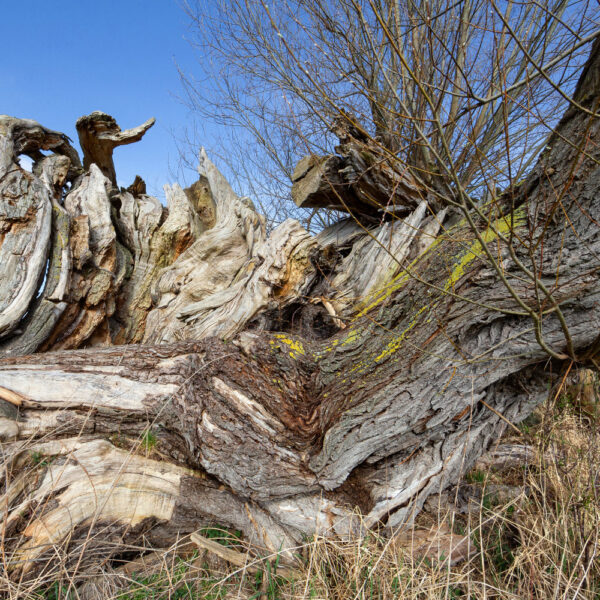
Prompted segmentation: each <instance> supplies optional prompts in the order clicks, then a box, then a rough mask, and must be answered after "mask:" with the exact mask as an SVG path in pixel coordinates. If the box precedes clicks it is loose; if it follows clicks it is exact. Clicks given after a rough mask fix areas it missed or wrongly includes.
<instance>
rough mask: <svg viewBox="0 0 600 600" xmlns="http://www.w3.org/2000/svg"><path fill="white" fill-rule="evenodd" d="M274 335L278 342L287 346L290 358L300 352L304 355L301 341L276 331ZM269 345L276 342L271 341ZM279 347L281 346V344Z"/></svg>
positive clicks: (296, 356)
mask: <svg viewBox="0 0 600 600" xmlns="http://www.w3.org/2000/svg"><path fill="white" fill-rule="evenodd" d="M274 337H275V338H277V339H278V340H279V343H280V344H285V345H286V346H288V347H289V351H288V353H289V355H290V356H291V357H292V358H294V359H295V358H298V355H300V354H301V355H303V356H304V354H305V352H304V346H303V345H302V342H301V341H299V340H293V339H291V338H288V337H287V336H286V335H284V334H282V333H276V334H275V336H274ZM271 345H277V342H274V341H271ZM279 347H280V348H281V346H279Z"/></svg>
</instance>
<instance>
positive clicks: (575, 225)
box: [0, 42, 600, 578]
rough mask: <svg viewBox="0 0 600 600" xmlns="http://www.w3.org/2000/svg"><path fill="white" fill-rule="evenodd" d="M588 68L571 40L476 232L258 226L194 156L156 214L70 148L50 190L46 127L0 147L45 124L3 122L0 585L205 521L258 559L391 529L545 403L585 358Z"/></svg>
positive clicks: (156, 540) (592, 298)
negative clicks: (25, 163) (575, 76)
mask: <svg viewBox="0 0 600 600" xmlns="http://www.w3.org/2000/svg"><path fill="white" fill-rule="evenodd" d="M599 70H600V45H599V43H598V42H596V43H595V44H594V47H593V50H592V53H591V56H590V59H589V62H588V65H587V66H586V69H585V71H584V73H583V75H582V78H581V80H580V82H579V85H578V87H577V90H576V92H575V94H574V100H575V102H577V106H572V107H571V108H570V109H569V110H568V111H567V113H566V115H565V116H564V118H563V119H562V121H561V123H560V124H559V126H558V127H557V129H556V131H555V133H554V135H553V137H552V138H551V139H550V141H549V144H548V147H547V148H546V150H545V151H544V153H543V154H542V156H541V157H540V159H539V162H538V164H537V166H536V167H535V168H534V169H533V171H532V172H531V174H530V175H529V177H528V178H527V180H526V181H524V182H523V183H522V184H521V185H519V186H518V187H516V188H515V189H512V190H509V191H508V192H507V193H506V194H505V195H504V198H503V199H502V206H504V209H505V210H504V212H499V211H498V209H497V207H496V206H491V207H490V206H488V207H484V209H485V210H486V211H487V212H486V215H489V216H490V221H489V222H487V223H485V222H482V221H481V216H480V215H477V214H476V211H475V210H474V211H473V212H472V213H471V215H470V218H471V219H472V220H473V221H474V223H475V225H476V226H477V227H476V229H474V228H473V227H472V226H470V225H469V223H468V219H462V220H458V219H457V218H456V217H452V218H449V217H447V216H446V212H445V211H439V210H436V209H435V207H434V206H431V205H429V204H428V203H427V202H426V200H425V199H421V200H419V202H415V204H414V205H413V206H411V212H410V214H409V215H407V217H406V218H404V219H401V220H398V219H394V220H389V221H385V222H383V223H381V224H379V225H377V226H372V227H370V228H367V227H366V226H364V225H361V224H359V223H356V222H354V221H351V220H346V221H341V222H340V223H338V224H337V225H335V226H333V227H331V228H328V229H326V230H324V231H322V232H321V233H319V234H318V235H317V236H311V235H310V234H309V233H307V232H306V231H305V230H304V229H303V228H302V227H301V226H300V224H299V223H297V222H295V221H291V220H288V221H286V222H285V223H283V224H281V225H280V226H279V227H277V228H276V229H275V230H274V231H273V232H272V233H271V235H270V236H267V235H266V230H265V222H264V219H263V218H262V217H261V216H260V215H258V214H257V213H256V211H255V210H254V207H253V206H252V203H251V202H250V201H249V200H247V199H244V198H239V197H238V196H236V195H235V193H234V192H233V191H232V189H231V188H230V187H229V185H228V184H227V182H226V181H225V180H224V178H223V177H222V175H221V174H220V173H219V172H218V171H217V169H216V167H215V166H214V165H213V164H212V163H211V162H210V161H209V160H208V159H207V157H206V156H205V155H204V153H201V157H200V167H199V171H200V181H199V183H198V184H197V185H196V186H194V187H193V189H188V190H182V189H181V188H180V187H179V186H177V185H175V186H173V187H170V188H169V187H167V202H168V207H163V206H161V205H160V203H159V202H158V201H157V200H156V199H154V198H151V197H149V196H147V195H145V194H143V193H141V191H143V187H142V188H140V187H139V186H137V187H135V189H133V190H132V191H133V192H137V193H138V195H134V194H133V193H132V192H131V191H120V192H118V191H117V190H115V189H114V187H113V186H112V184H111V181H110V179H108V178H107V177H105V176H104V175H103V173H102V171H101V169H100V168H99V167H98V166H96V165H95V164H94V163H91V164H90V165H89V169H88V170H87V171H86V172H85V173H83V174H80V175H79V176H78V177H77V178H76V179H75V180H73V183H72V185H71V188H70V189H69V190H64V189H63V187H62V183H64V181H65V180H66V178H67V176H66V175H65V173H68V172H69V171H70V170H72V169H71V167H72V166H73V164H75V161H74V154H73V151H72V149H71V148H70V147H68V148H67V149H65V148H66V146H65V144H67V142H66V141H65V140H64V138H63V137H60V136H59V137H58V138H57V137H56V135H57V134H54V133H53V132H52V133H51V134H45V135H47V136H48V135H49V136H50V137H52V136H54V137H52V139H59V140H60V144H61V145H60V147H59V146H56V148H58V149H60V151H61V154H60V155H52V156H50V157H43V156H42V157H39V156H38V157H37V158H36V163H35V167H34V172H33V174H30V173H27V172H25V171H23V170H22V169H21V168H20V167H19V164H18V161H17V159H16V156H17V155H18V153H19V152H22V151H23V150H22V148H23V147H26V148H28V149H31V148H33V153H34V155H35V154H36V152H35V149H36V144H38V146H42V145H43V143H42V142H39V138H36V137H35V136H33V140H31V139H29V138H28V137H27V136H28V135H29V133H28V132H37V131H45V132H47V131H48V130H45V129H43V128H41V126H39V125H38V124H34V123H33V124H32V122H25V121H20V120H18V119H12V118H4V119H5V121H3V122H2V123H0V125H1V126H0V149H2V153H0V157H1V158H0V161H1V162H0V167H1V168H2V171H1V172H0V182H1V184H0V185H1V186H2V187H1V189H0V192H1V193H2V196H1V198H2V200H1V204H0V210H1V211H2V212H1V213H0V236H1V237H0V265H1V267H0V292H1V293H0V300H1V301H2V303H3V304H2V305H1V306H0V310H1V313H0V318H1V319H2V320H1V321H0V324H1V325H0V326H1V328H0V335H2V342H1V345H0V353H1V354H2V356H3V357H4V358H3V359H2V360H1V361H0V398H1V399H2V414H3V417H2V418H0V436H1V437H2V439H3V442H2V451H3V454H4V458H5V472H6V478H5V482H4V490H3V491H4V503H3V506H4V508H3V510H4V523H5V525H4V530H3V534H4V538H3V539H4V552H5V556H6V557H7V563H6V564H7V568H8V569H9V571H10V573H11V576H12V577H14V578H18V577H23V576H25V575H27V576H33V574H38V575H39V574H40V573H41V572H43V570H44V568H46V567H45V566H44V565H48V564H49V563H48V561H51V560H53V559H54V558H55V557H56V552H59V553H61V554H62V555H64V557H65V560H66V564H68V565H69V568H70V569H71V571H72V572H75V571H77V570H78V569H79V570H81V569H83V568H84V567H85V566H86V565H88V564H92V563H93V562H94V561H95V560H97V552H98V551H101V552H102V553H103V555H104V556H105V557H110V556H114V555H116V554H118V553H119V552H121V551H122V549H123V548H124V547H127V546H128V544H129V545H131V544H138V545H139V544H140V543H141V540H142V539H145V540H147V541H148V542H149V543H151V544H152V545H153V546H154V547H158V548H160V547H166V546H168V545H169V543H170V542H171V540H173V539H174V538H175V537H177V536H178V535H183V534H186V533H190V532H192V531H194V530H197V529H198V528H200V527H202V526H203V525H205V524H211V523H215V522H216V523H219V524H222V525H225V526H231V527H235V528H239V529H241V530H242V531H243V532H244V533H245V535H246V536H247V537H248V538H249V539H250V540H251V541H252V542H253V543H254V544H255V545H257V546H259V547H263V548H265V549H268V550H271V551H277V550H279V549H281V548H288V547H290V546H292V545H293V544H294V543H297V542H299V541H300V540H301V539H302V537H303V536H304V535H311V534H314V533H315V532H323V533H332V532H333V533H335V534H338V535H351V534H359V533H360V531H361V530H362V528H363V527H365V526H367V527H371V526H375V525H378V524H380V525H383V526H386V527H389V528H393V527H396V526H399V525H402V524H406V523H409V522H410V520H411V519H412V518H413V517H414V515H415V514H416V513H417V512H418V510H419V509H420V507H421V506H422V504H423V502H424V501H425V499H426V498H427V496H428V495H430V494H431V493H434V492H436V491H439V490H441V489H443V488H444V487H446V486H447V485H449V484H450V483H452V482H454V481H455V480H456V479H457V478H458V477H459V475H460V473H462V472H464V471H465V470H466V469H467V468H468V467H469V466H470V465H471V464H472V463H473V462H474V461H475V460H476V458H477V457H478V456H479V455H480V454H481V453H482V452H483V451H484V450H485V449H486V448H488V447H489V445H490V444H491V443H492V442H493V441H494V440H496V439H497V438H498V437H499V435H501V433H502V432H503V430H504V428H505V427H506V426H507V422H511V423H516V422H518V421H519V420H520V419H522V418H524V417H525V416H526V415H527V414H528V413H529V412H530V411H531V409H532V408H533V406H535V404H536V403H539V402H540V401H541V400H542V399H543V398H544V397H545V396H546V394H547V389H548V383H549V381H551V374H552V372H555V371H556V370H557V369H559V368H560V366H561V364H560V363H561V361H567V362H570V361H574V362H578V363H582V364H583V363H590V362H592V363H593V361H594V360H595V357H596V352H597V348H598V330H599V325H600V309H599V308H598V306H599V304H598V300H599V296H600V284H599V280H598V266H599V262H598V259H597V257H598V254H599V253H600V231H599V229H598V227H597V223H598V220H599V219H600V206H599V205H598V203H597V202H596V200H595V199H596V196H597V194H598V192H599V188H600V171H599V170H598V167H597V164H598V159H599V158H600V151H599V150H598V147H597V144H596V139H597V138H598V135H599V134H600V131H599V130H600V122H599V121H598V119H597V118H596V117H595V116H593V115H592V114H590V113H593V112H594V111H596V110H597V108H598V98H599V95H598V85H597V81H598V78H599V77H598V72H599ZM582 107H583V109H582ZM15 131H18V132H19V136H21V137H18V136H15V134H14V132H15ZM36 135H37V134H36ZM42 137H43V136H42ZM24 138H26V142H23V141H19V140H22V139H24ZM44 139H46V138H44ZM44 143H45V142H44ZM65 157H66V158H65ZM66 161H70V163H69V164H67V163H66ZM451 200H452V199H451ZM487 251H489V252H490V254H487V253H486V252H487ZM492 258H495V260H494V261H492V260H491V259H492ZM523 265H525V267H526V268H525V269H524V268H523ZM528 273H529V274H533V276H532V277H530V276H529V275H528ZM542 285H543V287H541V286H542ZM544 290H547V291H549V292H548V294H547V295H546V296H544V292H543V291H544ZM540 295H541V296H542V299H541V300H540ZM531 307H533V308H534V309H535V311H538V309H539V307H541V312H540V313H539V314H540V321H539V323H540V325H539V326H536V323H535V319H532V317H531V314H530V313H529V312H528V310H527V309H528V308H531ZM565 324H566V325H567V326H568V328H567V329H565ZM138 342H142V343H141V344H138ZM117 344H126V345H121V346H119V345H117ZM78 348H79V349H78ZM81 348H85V349H81ZM41 350H44V351H46V352H44V353H38V354H33V355H32V354H31V353H32V352H34V351H41ZM67 350H68V351H67ZM549 352H550V354H551V355H552V357H553V358H552V360H550V359H549V356H548V353H549ZM357 508H358V509H359V510H360V512H361V513H362V515H363V518H362V519H358V518H357V516H356V515H357V511H356V509H357ZM78 572H79V571H78Z"/></svg>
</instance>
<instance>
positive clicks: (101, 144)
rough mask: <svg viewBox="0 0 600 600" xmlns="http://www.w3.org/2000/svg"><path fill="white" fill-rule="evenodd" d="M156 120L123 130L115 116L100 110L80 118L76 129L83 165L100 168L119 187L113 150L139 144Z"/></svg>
mask: <svg viewBox="0 0 600 600" xmlns="http://www.w3.org/2000/svg"><path fill="white" fill-rule="evenodd" d="M155 122H156V119H154V118H152V119H148V120H147V121H146V122H145V123H142V124H141V125H139V126H138V127H134V128H133V129H126V130H125V131H121V128H120V127H119V126H118V125H117V122H116V121H115V119H114V118H113V117H111V116H110V115H107V114H106V113H103V112H101V111H94V112H93V113H91V114H89V115H85V116H83V117H80V118H79V119H77V123H76V127H77V133H78V134H79V143H80V144H81V149H82V150H83V166H84V168H86V169H89V168H90V166H91V165H93V164H94V165H97V166H98V167H99V168H100V170H101V171H102V174H103V175H104V176H105V177H107V178H108V179H109V181H110V182H111V183H112V185H113V186H115V187H116V186H117V174H116V173H115V164H114V162H113V158H112V155H113V151H114V149H115V148H116V147H117V146H125V145H127V144H133V143H134V142H139V141H140V140H141V139H142V137H144V134H145V133H146V131H148V129H150V127H152V125H154V123H155Z"/></svg>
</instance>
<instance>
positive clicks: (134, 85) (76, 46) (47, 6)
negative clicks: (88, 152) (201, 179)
mask: <svg viewBox="0 0 600 600" xmlns="http://www.w3.org/2000/svg"><path fill="white" fill-rule="evenodd" d="M205 1H207V2H210V0H205ZM0 2H1V6H2V21H3V28H2V46H3V49H2V52H1V53H0V77H1V80H0V81H1V84H0V85H1V88H0V90H1V91H0V99H1V103H0V114H8V115H12V116H15V117H21V118H29V119H35V120H36V121H38V122H40V123H41V124H42V125H45V126H46V127H49V128H51V129H56V130H59V131H62V132H64V133H66V134H67V135H68V136H69V137H71V138H72V139H73V140H74V141H75V142H76V147H77V149H78V150H79V143H78V140H77V133H76V131H75V121H76V120H77V118H78V117H80V116H81V115H84V114H88V113H90V112H92V111H94V110H102V111H104V112H107V113H109V114H111V115H113V116H114V117H115V118H116V119H117V122H118V123H119V125H120V126H121V128H122V129H126V128H129V127H133V126H136V125H139V124H140V123H142V122H143V121H145V120H146V119H148V118H149V117H156V119H157V122H156V124H155V125H154V127H153V128H152V129H151V130H150V131H148V133H147V134H146V136H145V137H144V139H143V140H142V141H141V142H138V143H136V144H132V145H130V146H123V147H120V148H117V150H116V151H115V164H116V169H117V178H118V181H119V184H120V185H124V186H127V185H129V184H130V183H131V182H132V181H133V178H134V176H135V175H136V174H139V175H141V176H142V177H143V179H144V180H145V181H146V183H147V184H148V191H149V192H150V193H152V194H154V195H157V196H159V197H163V192H162V186H163V184H164V183H168V182H172V181H174V175H173V173H174V172H175V171H176V169H177V165H178V145H177V142H176V139H175V137H176V136H180V135H181V134H182V132H183V130H184V128H185V126H186V124H187V123H189V121H190V115H189V114H188V109H187V108H186V107H185V106H184V105H183V104H182V103H181V101H180V100H178V96H181V95H182V86H181V84H180V81H179V75H178V73H177V66H176V65H180V66H181V67H182V68H183V69H184V70H186V71H188V70H190V69H193V64H194V61H195V60H196V58H197V57H196V56H195V55H194V53H193V51H192V49H191V48H190V45H189V43H188V42H187V41H186V35H187V33H188V32H187V27H188V20H187V17H186V15H185V13H184V11H183V10H182V8H181V6H180V3H179V2H178V1H177V0H120V1H119V0H104V1H97V0H95V1H93V0H11V1H9V0H0Z"/></svg>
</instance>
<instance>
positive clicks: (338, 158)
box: [292, 115, 434, 220]
mask: <svg viewBox="0 0 600 600" xmlns="http://www.w3.org/2000/svg"><path fill="white" fill-rule="evenodd" d="M333 131H334V132H335V134H336V135H337V136H338V138H339V140H340V144H339V146H337V147H336V152H337V154H335V155H328V156H315V155H310V156H306V157H305V158H303V159H302V160H301V161H300V162H299V163H298V164H297V166H296V168H295V170H294V173H293V175H292V184H293V185H292V200H293V201H294V202H295V203H296V206H299V207H301V208H330V209H335V210H340V211H343V212H347V213H351V214H352V215H354V216H355V217H356V218H362V217H365V216H366V217H371V218H372V219H375V220H381V219H383V218H385V217H386V215H395V214H404V215H406V213H407V212H409V211H412V210H414V209H415V208H417V206H419V204H421V203H422V202H423V201H425V200H428V201H429V203H430V204H432V205H433V203H434V200H433V197H432V196H431V194H429V193H428V192H427V189H426V188H425V186H424V185H422V184H420V183H419V182H418V181H416V180H415V177H414V176H413V175H412V174H411V173H410V172H409V170H408V168H403V167H402V165H400V164H399V161H398V160H397V159H396V158H395V157H394V156H393V155H391V154H390V153H389V151H388V150H386V149H385V148H384V147H383V146H381V145H379V144H377V142H376V141H375V140H374V139H372V138H370V137H369V136H368V135H367V134H366V133H365V132H364V131H363V130H362V129H360V128H359V127H357V125H356V119H354V118H352V117H351V116H350V115H342V116H341V117H340V118H339V119H338V120H337V121H336V124H335V125H334V128H333Z"/></svg>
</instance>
